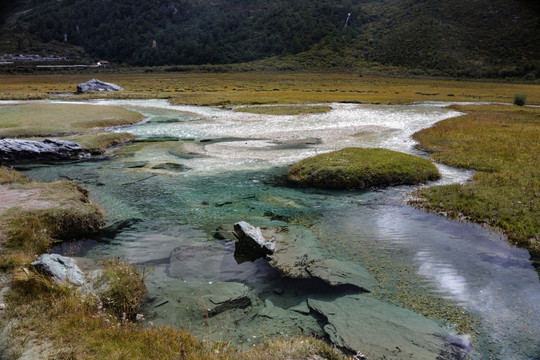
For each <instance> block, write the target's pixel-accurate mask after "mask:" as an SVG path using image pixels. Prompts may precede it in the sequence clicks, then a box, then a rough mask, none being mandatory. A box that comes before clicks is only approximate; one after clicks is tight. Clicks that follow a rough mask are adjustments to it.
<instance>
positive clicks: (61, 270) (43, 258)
mask: <svg viewBox="0 0 540 360" xmlns="http://www.w3.org/2000/svg"><path fill="white" fill-rule="evenodd" d="M30 265H32V266H33V267H34V268H35V269H36V270H38V271H39V272H41V273H44V274H46V275H49V276H50V277H51V278H52V279H53V281H54V282H55V283H57V284H66V283H67V282H69V283H71V284H73V285H77V286H82V285H83V284H84V274H83V272H82V271H81V269H79V267H78V266H77V263H76V262H75V260H74V259H72V258H69V257H66V256H62V255H58V254H43V255H40V256H39V257H38V258H37V259H36V260H35V261H34V262H32V263H31V264H30Z"/></svg>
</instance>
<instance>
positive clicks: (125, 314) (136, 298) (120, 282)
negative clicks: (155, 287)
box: [100, 259, 146, 320]
mask: <svg viewBox="0 0 540 360" xmlns="http://www.w3.org/2000/svg"><path fill="white" fill-rule="evenodd" d="M101 280H102V281H104V282H105V287H106V290H104V291H103V292H102V293H101V294H100V298H101V301H102V302H103V306H104V307H105V308H108V309H109V310H111V312H112V313H113V314H114V315H116V316H117V317H118V318H120V319H123V320H134V319H135V317H136V315H137V313H138V312H139V309H140V307H141V303H142V301H143V298H144V296H145V294H146V285H145V284H144V274H142V275H141V274H139V272H138V271H137V270H136V269H135V268H134V267H133V266H131V265H129V264H127V263H125V262H124V261H122V260H117V259H116V260H107V261H105V271H104V273H103V277H102V279H101Z"/></svg>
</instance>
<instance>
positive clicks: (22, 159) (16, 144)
mask: <svg viewBox="0 0 540 360" xmlns="http://www.w3.org/2000/svg"><path fill="white" fill-rule="evenodd" d="M89 156H90V152H89V151H87V150H85V149H84V148H83V147H82V146H81V145H79V144H77V143H75V142H72V141H64V140H57V139H45V140H43V141H30V140H16V139H1V140H0V164H24V163H30V162H40V161H57V160H74V159H81V158H84V157H89Z"/></svg>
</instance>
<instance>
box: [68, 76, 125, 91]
mask: <svg viewBox="0 0 540 360" xmlns="http://www.w3.org/2000/svg"><path fill="white" fill-rule="evenodd" d="M121 90H124V88H122V87H121V86H118V85H116V84H111V83H107V82H104V81H101V80H98V79H92V80H89V81H87V82H85V83H82V84H79V85H77V92H78V93H86V92H89V91H121Z"/></svg>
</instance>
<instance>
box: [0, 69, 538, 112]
mask: <svg viewBox="0 0 540 360" xmlns="http://www.w3.org/2000/svg"><path fill="white" fill-rule="evenodd" d="M92 77H98V78H99V79H100V80H103V81H107V82H112V83H115V84H118V85H120V86H122V87H123V88H124V89H125V90H124V91H121V92H108V93H103V92H98V93H91V94H75V91H76V87H77V84H79V83H82V82H86V81H88V80H90V79H91V78H92ZM0 84H1V85H0V100H13V99H18V100H30V99H47V98H53V99H55V98H56V99H69V100H83V99H90V98H126V99H148V98H157V99H169V100H170V101H171V102H173V103H175V104H191V105H218V106H234V105H257V104H288V103H291V104H293V103H294V104H306V103H328V102H362V103H382V104H408V103H412V102H416V101H490V102H504V103H512V101H513V98H514V95H515V94H526V95H527V103H528V104H537V105H540V86H538V85H535V84H518V83H510V82H484V81H457V80H440V79H403V78H384V77H371V76H364V77H360V76H358V75H357V74H327V73H324V74H298V73H249V72H248V73H218V74H211V73H202V74H197V73H148V74H141V73H136V74H126V73H124V74H112V73H103V74H99V75H97V74H93V75H92V74H67V75H55V74H43V75H41V74H38V75H0Z"/></svg>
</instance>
